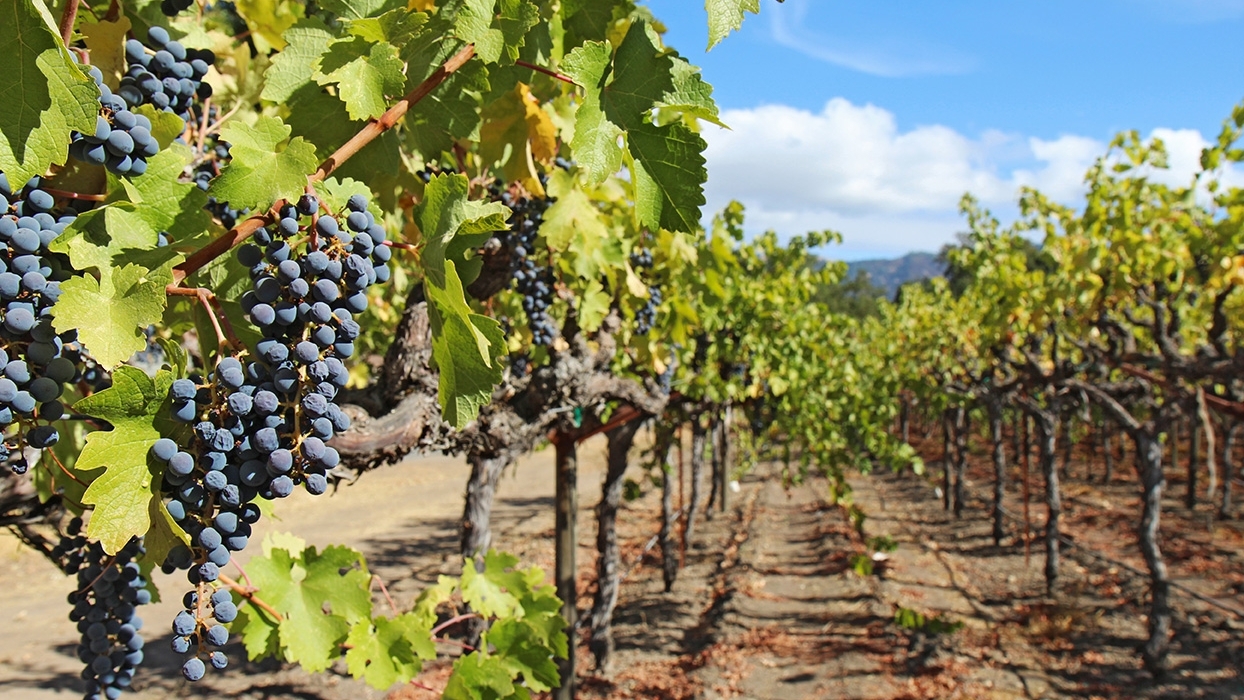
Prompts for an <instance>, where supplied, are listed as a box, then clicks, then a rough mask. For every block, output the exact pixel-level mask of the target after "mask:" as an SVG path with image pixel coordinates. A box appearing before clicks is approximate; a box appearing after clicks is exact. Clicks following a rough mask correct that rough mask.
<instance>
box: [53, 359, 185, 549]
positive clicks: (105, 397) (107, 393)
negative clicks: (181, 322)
mask: <svg viewBox="0 0 1244 700" xmlns="http://www.w3.org/2000/svg"><path fill="white" fill-rule="evenodd" d="M172 383H173V375H172V374H171V373H170V372H166V371H160V372H158V373H156V376H155V378H154V379H153V378H151V377H148V376H147V375H146V374H145V373H144V372H143V371H142V370H139V369H136V368H134V367H128V366H123V367H118V368H117V369H116V371H114V372H113V374H112V386H111V387H109V388H108V389H105V390H103V391H101V392H98V393H96V394H92V395H91V396H88V397H86V398H84V399H82V400H81V401H78V402H77V403H76V404H74V406H73V408H74V411H76V412H78V413H82V414H84V415H88V416H91V417H93V418H99V419H101V420H105V421H108V423H109V424H111V425H112V430H97V431H94V432H92V433H90V434H89V435H88V436H87V438H86V446H85V447H83V448H82V454H81V455H80V456H79V457H78V461H77V465H76V468H77V469H78V470H79V471H83V472H90V471H94V470H97V469H103V470H104V472H103V474H100V475H98V476H96V477H95V479H94V481H92V482H91V485H90V486H89V487H88V488H87V490H86V493H85V494H83V497H82V502H83V503H85V504H87V505H94V506H95V513H94V515H93V516H92V517H91V520H90V523H89V524H88V526H87V535H88V536H90V537H93V538H97V539H99V541H100V543H101V544H102V545H103V547H104V550H105V551H107V552H108V553H110V554H111V553H115V552H117V551H118V550H120V549H121V547H124V546H125V544H126V543H127V542H129V541H130V538H131V537H141V536H143V535H144V534H146V533H147V532H148V531H149V530H151V529H152V528H153V524H154V525H155V526H156V528H157V532H159V533H160V534H161V536H162V537H164V538H165V541H163V542H159V543H158V544H159V545H160V546H162V547H163V546H167V545H168V541H167V538H168V537H169V536H170V535H171V536H173V537H174V538H176V539H181V538H184V537H185V535H184V533H181V530H180V528H177V526H176V525H175V524H172V521H171V519H167V518H168V511H167V510H165V508H164V504H163V501H162V499H161V498H160V484H161V472H160V470H159V468H158V467H157V466H156V465H155V464H153V460H151V459H149V457H148V452H149V451H150V449H151V446H152V445H154V444H155V441H156V440H159V439H160V437H161V432H160V427H161V425H162V424H163V423H162V421H160V420H159V419H158V418H157V415H158V414H159V413H160V411H161V407H162V406H163V405H164V403H165V401H166V400H167V398H168V389H169V387H170V386H171V385H172ZM153 515H154V516H156V517H154V518H153ZM165 519H167V520H166V521H165V522H161V520H165ZM174 533H176V534H174Z"/></svg>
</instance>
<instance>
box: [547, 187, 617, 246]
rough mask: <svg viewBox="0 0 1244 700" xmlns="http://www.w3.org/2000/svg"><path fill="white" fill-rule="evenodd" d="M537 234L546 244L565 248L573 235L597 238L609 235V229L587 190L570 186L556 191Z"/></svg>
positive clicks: (594, 239)
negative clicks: (555, 199)
mask: <svg viewBox="0 0 1244 700" xmlns="http://www.w3.org/2000/svg"><path fill="white" fill-rule="evenodd" d="M540 234H541V235H542V236H544V240H545V241H546V242H547V243H548V245H549V248H551V249H552V250H556V251H565V250H568V249H569V248H570V245H571V243H572V242H574V240H575V238H576V237H583V238H585V239H587V240H592V241H600V240H602V239H604V238H607V237H608V235H609V229H608V226H607V225H606V224H605V219H604V217H603V216H601V213H600V210H599V209H597V208H596V205H594V204H593V203H592V200H591V199H590V198H589V197H588V196H587V194H586V193H584V192H583V190H581V189H579V188H577V187H572V188H567V189H565V190H564V191H561V192H559V193H558V197H557V201H556V202H554V203H553V204H552V206H550V207H549V208H548V211H546V212H545V214H544V223H543V224H542V225H541V226H540Z"/></svg>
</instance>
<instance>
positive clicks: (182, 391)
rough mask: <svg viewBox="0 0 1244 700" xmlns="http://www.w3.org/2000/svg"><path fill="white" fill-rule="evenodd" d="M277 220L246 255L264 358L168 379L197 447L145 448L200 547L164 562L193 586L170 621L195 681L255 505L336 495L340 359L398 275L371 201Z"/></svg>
mask: <svg viewBox="0 0 1244 700" xmlns="http://www.w3.org/2000/svg"><path fill="white" fill-rule="evenodd" d="M280 215H281V216H280V218H279V221H278V223H277V225H276V226H275V227H272V228H265V229H261V230H260V231H258V232H256V234H255V237H254V241H255V243H248V244H246V245H244V246H242V247H241V248H239V249H238V260H239V261H240V262H241V263H242V264H243V265H244V266H246V267H247V268H248V269H249V270H250V274H251V279H252V281H253V284H254V288H253V289H252V290H250V291H248V292H247V293H246V294H245V295H243V298H242V303H243V308H244V309H245V310H246V312H247V313H248V314H249V316H250V318H251V320H252V321H253V322H254V323H255V325H256V326H258V327H259V329H260V331H261V332H262V333H263V339H262V340H261V341H260V342H259V343H258V344H257V345H256V347H255V352H256V355H257V358H256V360H255V361H253V362H249V363H247V364H245V365H244V364H243V363H242V362H241V361H240V360H238V359H237V358H234V357H225V358H223V359H221V360H220V362H218V363H217V365H216V368H215V371H214V372H212V373H211V374H210V375H209V376H208V377H207V378H206V380H205V381H195V380H194V379H180V380H177V381H176V382H174V383H173V385H172V387H171V388H170V398H171V407H172V411H173V416H174V418H176V419H177V420H180V421H182V422H185V423H189V424H192V425H193V433H194V436H193V438H192V439H191V441H190V445H189V446H188V447H186V448H184V449H183V448H180V447H178V444H177V443H176V442H174V441H173V440H171V439H168V438H164V439H161V440H159V441H158V442H156V443H155V445H154V446H153V447H152V449H151V454H152V457H153V458H154V459H156V460H157V461H158V462H159V463H161V464H162V465H163V466H164V467H165V468H164V482H165V488H166V491H167V493H168V495H169V497H170V500H169V501H168V504H167V505H168V509H169V513H170V514H171V515H172V517H173V518H174V519H175V520H177V522H178V523H179V524H180V525H181V526H182V528H183V529H184V530H185V531H186V532H187V534H189V535H190V537H191V538H192V542H193V546H191V547H189V548H186V547H182V548H178V549H175V550H174V551H173V552H171V553H170V555H169V559H168V561H166V562H165V565H164V569H165V570H166V571H170V572H171V571H173V570H174V569H178V568H182V569H189V572H188V578H189V580H190V582H191V583H192V584H194V585H195V586H196V590H195V591H194V592H192V593H191V594H190V595H188V596H187V597H186V599H185V601H183V602H184V603H185V610H184V611H182V612H181V613H179V614H178V616H177V618H176V619H175V620H174V622H173V632H174V635H175V636H174V640H173V649H174V650H175V651H177V652H179V653H187V652H191V651H193V656H191V657H190V658H189V659H187V660H186V661H185V663H184V665H183V667H182V674H183V675H184V676H185V677H186V678H188V679H190V680H198V679H200V678H202V677H203V674H204V672H205V671H206V665H205V664H204V662H203V659H202V658H201V657H202V656H203V651H204V644H206V645H207V646H221V645H223V644H224V643H225V641H226V640H227V639H228V631H227V629H226V628H224V627H222V626H220V624H213V620H214V621H215V623H228V622H231V621H232V620H233V618H234V616H235V615H236V614H237V608H236V607H235V605H234V603H233V601H232V600H231V599H229V596H228V594H227V593H224V592H222V591H220V590H214V589H215V587H216V582H217V580H218V578H219V576H220V569H221V567H223V566H225V565H226V564H228V562H229V559H230V556H231V553H232V552H236V551H239V550H241V549H243V548H245V547H246V545H247V544H248V538H249V536H250V533H251V525H252V524H253V523H255V522H256V521H257V520H258V518H259V509H258V507H256V506H255V505H254V504H253V503H251V501H253V500H254V499H255V498H256V497H257V496H263V497H264V498H267V499H274V498H284V497H286V496H289V495H290V494H291V493H293V491H294V489H295V488H296V487H297V486H299V485H302V486H303V488H305V489H306V490H307V491H308V492H309V493H311V494H313V495H320V494H322V493H324V492H325V491H326V490H327V488H328V471H329V470H330V469H332V468H333V467H335V466H337V464H338V463H339V461H340V456H339V455H338V453H337V451H336V450H334V449H333V448H331V447H328V446H327V444H326V443H327V441H328V440H331V439H332V437H333V436H334V435H335V434H337V433H339V432H343V431H345V430H346V429H348V428H349V427H350V419H349V417H348V416H347V415H346V414H345V413H344V412H343V411H342V410H341V408H340V406H338V405H337V404H336V403H334V399H335V398H336V396H337V393H338V392H339V391H340V390H341V389H342V388H344V387H345V385H346V382H347V381H348V380H349V372H348V370H347V369H346V367H345V364H344V363H343V360H344V359H346V358H349V357H350V356H351V355H353V354H354V341H355V339H356V338H357V337H358V334H359V326H358V323H357V322H355V321H354V319H353V316H354V314H357V313H360V312H362V311H364V310H365V309H366V308H367V295H366V289H367V287H368V286H370V285H371V284H373V283H376V282H384V281H387V280H388V279H389V274H390V273H389V268H388V265H387V261H388V260H389V254H390V253H389V250H390V249H389V247H388V246H386V245H384V242H385V231H384V228H383V227H381V226H380V225H379V224H377V223H376V221H375V219H374V217H373V216H372V215H371V214H370V213H369V212H368V211H367V201H366V200H365V199H364V198H363V197H361V196H358V195H355V196H353V197H351V198H350V200H349V202H348V204H347V206H346V210H345V211H344V212H340V213H339V214H333V213H331V212H321V211H320V202H319V200H318V199H316V198H315V197H313V196H310V195H308V196H304V197H303V198H302V199H300V200H299V202H298V203H297V205H296V206H293V205H290V206H285V207H283V208H282V209H281V211H280ZM261 246H262V247H261ZM206 656H207V659H208V661H209V662H210V663H211V664H212V665H213V666H214V667H216V668H224V666H225V665H226V664H227V659H226V658H225V657H224V654H223V653H222V652H219V651H212V652H209V653H207V654H206Z"/></svg>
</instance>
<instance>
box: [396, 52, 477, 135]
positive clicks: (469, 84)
mask: <svg viewBox="0 0 1244 700" xmlns="http://www.w3.org/2000/svg"><path fill="white" fill-rule="evenodd" d="M487 90H488V69H487V68H485V67H484V65H483V64H482V63H478V62H475V61H472V62H470V63H467V64H466V65H464V66H463V67H461V68H459V69H458V70H457V72H455V73H454V74H453V75H451V76H449V79H447V80H446V81H445V82H444V83H442V84H441V86H440V87H438V88H437V89H436V90H433V91H432V92H431V93H430V94H429V95H428V96H427V97H425V98H423V99H422V100H420V101H419V104H417V105H415V106H414V107H413V108H412V109H411V110H410V111H409V112H407V113H406V119H405V120H404V122H405V125H406V138H407V142H408V143H409V144H410V145H411V147H412V148H414V149H415V150H417V151H419V152H420V153H423V154H425V156H427V157H429V158H434V157H436V156H438V155H439V154H441V153H443V152H445V151H449V150H451V149H452V147H453V144H454V141H455V140H457V139H463V138H466V139H472V140H475V139H474V138H472V137H473V135H475V134H476V129H478V128H479V124H480V114H479V104H480V98H479V95H480V93H482V92H485V91H487Z"/></svg>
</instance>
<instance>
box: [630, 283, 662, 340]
mask: <svg viewBox="0 0 1244 700" xmlns="http://www.w3.org/2000/svg"><path fill="white" fill-rule="evenodd" d="M662 301H663V299H662V297H661V288H660V287H657V286H655V285H649V286H648V302H647V303H646V304H644V305H643V307H642V308H641V309H640V310H639V311H636V312H635V332H636V333H638V334H639V335H647V334H648V331H650V330H652V326H653V324H655V323H656V321H657V309H658V308H659V307H660V306H661V302H662Z"/></svg>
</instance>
